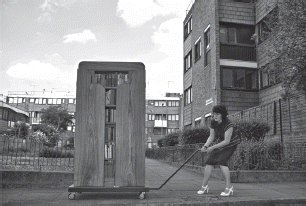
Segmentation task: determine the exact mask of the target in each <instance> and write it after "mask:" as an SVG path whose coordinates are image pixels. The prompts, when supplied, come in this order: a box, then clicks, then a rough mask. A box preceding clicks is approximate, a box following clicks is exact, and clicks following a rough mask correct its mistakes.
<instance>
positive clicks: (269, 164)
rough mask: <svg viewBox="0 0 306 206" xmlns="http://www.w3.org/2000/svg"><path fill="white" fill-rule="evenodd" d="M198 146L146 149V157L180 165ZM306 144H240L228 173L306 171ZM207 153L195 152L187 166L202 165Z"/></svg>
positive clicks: (231, 160) (230, 163) (232, 158)
mask: <svg viewBox="0 0 306 206" xmlns="http://www.w3.org/2000/svg"><path fill="white" fill-rule="evenodd" d="M201 146H202V145H188V146H175V147H165V148H154V149H147V151H146V157H148V158H153V159H159V160H163V161H166V162H169V163H171V162H175V163H179V164H182V163H184V162H185V161H186V160H187V159H188V157H189V156H190V155H191V154H192V153H193V152H194V151H195V150H196V149H198V148H200V147H201ZM305 148H306V143H303V144H302V143H301V144H294V143H290V144H282V143H280V142H272V143H266V142H242V143H241V144H240V145H239V146H238V147H237V150H236V151H235V153H234V154H233V156H232V157H231V159H230V161H229V168H230V170H306V149H305ZM207 157H208V156H207V154H205V153H202V152H199V153H197V154H196V155H195V156H194V157H193V158H192V159H191V160H190V161H189V163H188V165H190V166H200V167H203V166H205V161H206V159H207Z"/></svg>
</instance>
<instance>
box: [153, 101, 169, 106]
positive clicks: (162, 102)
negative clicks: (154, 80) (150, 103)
mask: <svg viewBox="0 0 306 206" xmlns="http://www.w3.org/2000/svg"><path fill="white" fill-rule="evenodd" d="M154 106H155V107H165V106H167V104H166V101H155V104H154Z"/></svg>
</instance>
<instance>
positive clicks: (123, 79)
mask: <svg viewBox="0 0 306 206" xmlns="http://www.w3.org/2000/svg"><path fill="white" fill-rule="evenodd" d="M95 78H96V79H97V83H98V84H102V85H103V86H106V87H117V86H119V85H121V84H128V83H129V74H128V73H119V72H114V73H104V74H103V73H102V74H95Z"/></svg>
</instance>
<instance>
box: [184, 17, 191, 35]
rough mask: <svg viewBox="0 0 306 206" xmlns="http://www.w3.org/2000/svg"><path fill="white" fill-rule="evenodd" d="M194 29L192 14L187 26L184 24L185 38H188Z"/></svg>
mask: <svg viewBox="0 0 306 206" xmlns="http://www.w3.org/2000/svg"><path fill="white" fill-rule="evenodd" d="M191 31H192V17H191V16H190V17H189V19H188V21H187V22H186V24H185V26H184V39H186V38H187V37H188V35H189V34H190V33H191Z"/></svg>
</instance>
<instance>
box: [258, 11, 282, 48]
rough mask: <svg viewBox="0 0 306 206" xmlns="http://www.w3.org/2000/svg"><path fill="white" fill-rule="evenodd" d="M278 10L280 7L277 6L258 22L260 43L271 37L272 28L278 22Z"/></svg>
mask: <svg viewBox="0 0 306 206" xmlns="http://www.w3.org/2000/svg"><path fill="white" fill-rule="evenodd" d="M278 12H279V11H278V8H277V7H275V8H274V9H273V10H272V11H271V12H270V13H269V14H268V15H266V16H265V17H264V18H263V19H262V20H261V21H260V22H259V23H258V24H257V28H258V36H259V43H261V42H263V41H265V40H266V39H267V38H268V37H269V35H270V33H271V29H272V28H274V26H275V25H276V24H277V23H278V19H277V18H278Z"/></svg>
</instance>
